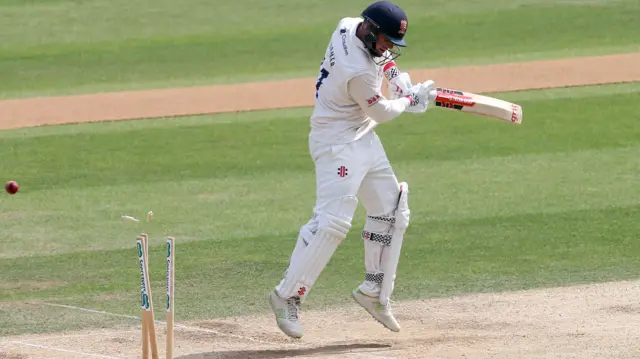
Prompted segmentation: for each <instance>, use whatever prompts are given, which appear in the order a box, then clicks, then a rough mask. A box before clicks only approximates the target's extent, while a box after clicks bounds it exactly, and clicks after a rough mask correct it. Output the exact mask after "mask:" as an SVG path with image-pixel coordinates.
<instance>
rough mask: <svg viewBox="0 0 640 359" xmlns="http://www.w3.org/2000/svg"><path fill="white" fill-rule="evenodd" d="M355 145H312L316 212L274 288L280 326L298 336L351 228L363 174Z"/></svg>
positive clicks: (273, 301)
mask: <svg viewBox="0 0 640 359" xmlns="http://www.w3.org/2000/svg"><path fill="white" fill-rule="evenodd" d="M355 147H357V144H355V143H353V144H348V145H337V146H332V145H328V146H324V147H322V149H321V150H319V151H315V152H314V151H312V156H313V157H314V160H315V162H316V182H317V198H316V205H315V208H314V217H313V218H312V219H311V220H310V221H309V222H308V223H307V224H305V225H304V226H302V228H301V229H300V233H299V236H298V240H297V242H296V247H295V248H294V251H293V253H292V255H291V259H290V264H289V268H287V270H286V272H285V276H284V279H282V281H281V282H280V283H279V284H278V286H276V288H275V289H274V291H272V292H271V293H270V294H269V303H270V304H271V307H272V309H273V311H274V313H275V316H276V323H277V325H278V327H279V328H280V329H281V330H282V331H283V332H284V333H285V334H287V335H289V336H291V337H294V338H300V337H302V334H303V330H302V326H301V324H300V306H301V304H302V303H303V302H304V299H305V298H306V297H307V296H308V295H309V292H310V291H311V288H312V286H313V284H314V283H315V281H316V280H317V279H318V277H319V276H320V274H321V273H322V271H323V270H324V268H325V267H326V265H327V264H328V262H329V261H330V259H331V257H332V256H333V253H334V252H335V250H336V249H337V247H338V246H339V245H340V243H342V241H343V240H344V239H345V238H346V236H347V234H348V232H349V230H350V229H351V222H352V219H353V214H354V212H355V210H356V207H357V205H358V200H357V197H356V193H357V191H358V188H359V186H360V183H361V182H362V178H363V177H364V171H362V170H360V168H361V166H360V164H359V163H358V162H357V158H356V157H355V156H353V155H352V154H353V151H354V150H355V149H354V148H355ZM318 153H319V154H318ZM340 168H342V170H340ZM347 170H348V172H347ZM347 173H348V174H347Z"/></svg>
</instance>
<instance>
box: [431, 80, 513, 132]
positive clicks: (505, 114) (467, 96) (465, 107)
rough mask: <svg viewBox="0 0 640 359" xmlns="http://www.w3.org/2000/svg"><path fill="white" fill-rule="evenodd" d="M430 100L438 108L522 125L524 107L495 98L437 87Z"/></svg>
mask: <svg viewBox="0 0 640 359" xmlns="http://www.w3.org/2000/svg"><path fill="white" fill-rule="evenodd" d="M429 100H431V101H433V103H434V104H435V105H436V107H442V108H447V109H451V110H458V111H461V112H465V113H470V114H473V115H478V116H484V117H488V118H492V119H496V120H503V121H505V122H508V123H512V124H517V125H519V124H520V123H522V106H520V105H517V104H515V103H511V102H508V101H504V100H500V99H497V98H494V97H489V96H483V95H478V94H475V93H472V92H465V91H458V90H452V89H447V88H442V87H437V88H436V89H435V90H433V91H431V92H430V93H429Z"/></svg>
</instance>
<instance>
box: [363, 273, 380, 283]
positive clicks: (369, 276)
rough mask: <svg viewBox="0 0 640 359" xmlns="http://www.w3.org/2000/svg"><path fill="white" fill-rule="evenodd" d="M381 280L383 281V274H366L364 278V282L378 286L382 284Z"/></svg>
mask: <svg viewBox="0 0 640 359" xmlns="http://www.w3.org/2000/svg"><path fill="white" fill-rule="evenodd" d="M382 279H384V273H370V272H367V273H366V274H365V276H364V280H366V281H369V282H374V283H378V284H382Z"/></svg>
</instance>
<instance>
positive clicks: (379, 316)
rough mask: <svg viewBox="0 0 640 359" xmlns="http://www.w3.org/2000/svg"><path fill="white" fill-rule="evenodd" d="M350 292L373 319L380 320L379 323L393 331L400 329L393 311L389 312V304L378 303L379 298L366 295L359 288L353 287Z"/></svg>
mask: <svg viewBox="0 0 640 359" xmlns="http://www.w3.org/2000/svg"><path fill="white" fill-rule="evenodd" d="M352 294H353V299H355V300H356V302H357V303H358V304H360V306H361V307H362V308H364V309H365V310H366V311H367V312H369V314H371V315H372V316H373V318H374V319H375V320H377V321H378V322H380V324H382V325H384V326H385V327H387V329H389V330H391V331H393V332H399V331H400V324H398V321H397V320H396V318H395V317H394V316H393V313H391V306H390V305H389V304H387V305H382V304H381V303H380V298H378V297H371V296H368V295H366V294H364V293H362V292H361V291H360V289H359V288H358V289H355V290H354V291H353V292H352Z"/></svg>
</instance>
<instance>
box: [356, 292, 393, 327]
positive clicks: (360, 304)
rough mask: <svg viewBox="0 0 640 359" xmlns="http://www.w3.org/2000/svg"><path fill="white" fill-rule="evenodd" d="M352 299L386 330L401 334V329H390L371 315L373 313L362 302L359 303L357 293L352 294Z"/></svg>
mask: <svg viewBox="0 0 640 359" xmlns="http://www.w3.org/2000/svg"><path fill="white" fill-rule="evenodd" d="M351 298H353V300H354V301H355V302H356V303H358V305H359V306H360V307H362V308H363V309H364V310H365V311H366V312H367V313H369V315H370V316H371V317H372V318H373V319H375V320H376V322H378V323H380V324H381V325H382V326H383V327H385V328H387V329H389V330H390V331H392V332H394V333H397V332H399V331H400V329H398V330H393V329H391V328H389V327H388V326H387V325H386V324H384V323H383V322H382V321H381V320H380V319H378V318H377V317H376V316H375V315H373V313H371V312H370V311H369V310H368V309H367V308H366V307H365V306H364V305H362V303H360V302H359V301H358V298H356V293H355V292H351Z"/></svg>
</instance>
